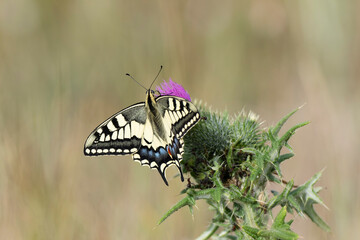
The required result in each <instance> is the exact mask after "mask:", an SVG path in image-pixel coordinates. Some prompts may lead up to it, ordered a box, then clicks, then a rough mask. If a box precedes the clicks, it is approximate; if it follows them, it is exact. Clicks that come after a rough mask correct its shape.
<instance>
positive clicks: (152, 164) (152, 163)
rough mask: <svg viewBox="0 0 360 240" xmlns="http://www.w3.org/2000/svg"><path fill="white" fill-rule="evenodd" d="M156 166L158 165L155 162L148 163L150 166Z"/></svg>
mask: <svg viewBox="0 0 360 240" xmlns="http://www.w3.org/2000/svg"><path fill="white" fill-rule="evenodd" d="M157 166H158V165H157V164H156V162H151V163H150V167H151V168H155V167H157Z"/></svg>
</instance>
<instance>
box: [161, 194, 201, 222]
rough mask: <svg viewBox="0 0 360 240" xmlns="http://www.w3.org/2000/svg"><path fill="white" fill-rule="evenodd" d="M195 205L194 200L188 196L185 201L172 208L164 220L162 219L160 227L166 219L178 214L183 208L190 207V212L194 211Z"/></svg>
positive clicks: (164, 216)
mask: <svg viewBox="0 0 360 240" xmlns="http://www.w3.org/2000/svg"><path fill="white" fill-rule="evenodd" d="M194 204H195V201H194V199H193V198H192V197H191V196H186V197H184V198H183V199H181V200H180V201H179V202H177V203H176V204H175V205H174V206H173V207H172V208H170V210H169V211H167V212H166V213H165V214H164V215H163V217H162V218H160V220H159V222H158V225H160V224H161V223H162V222H163V221H165V219H167V218H168V217H169V216H170V215H171V214H173V213H174V212H176V211H177V210H179V209H180V208H182V207H185V206H189V207H190V211H192V206H193V205H194Z"/></svg>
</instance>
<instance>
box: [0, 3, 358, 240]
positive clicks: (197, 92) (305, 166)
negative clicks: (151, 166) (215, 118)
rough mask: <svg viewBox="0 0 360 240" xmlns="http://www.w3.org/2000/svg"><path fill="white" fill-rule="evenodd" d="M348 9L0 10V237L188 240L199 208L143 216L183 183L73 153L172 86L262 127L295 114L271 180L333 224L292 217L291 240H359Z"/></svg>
mask: <svg viewBox="0 0 360 240" xmlns="http://www.w3.org/2000/svg"><path fill="white" fill-rule="evenodd" d="M359 10H360V6H359V2H357V1H351V0H345V1H344V0H318V1H311V0H301V1H280V0H254V1H221V2H220V1H214V0H206V1H205V0H191V1H190V0H184V1H166V0H158V1H140V0H135V1H120V0H105V1H104V0H102V1H100V0H95V1H86V0H76V1H71V0H66V1H55V0H46V1H45V0H0V111H1V112H0V238H1V239H194V238H195V237H197V236H198V235H199V234H200V233H201V232H202V231H203V230H205V228H206V226H207V225H208V223H209V221H210V220H211V212H209V210H208V209H207V206H206V205H205V204H203V203H201V202H199V203H198V205H197V206H198V208H197V209H195V211H194V219H193V218H192V217H191V215H190V214H189V211H188V210H187V209H183V210H181V211H179V212H177V213H176V214H174V215H173V216H171V217H170V218H169V219H168V220H166V221H165V222H164V224H162V225H161V226H159V227H156V222H157V221H158V220H159V218H160V217H161V216H162V214H163V213H164V212H165V211H166V210H167V209H169V208H170V207H171V206H172V205H173V204H174V203H175V202H176V201H178V200H179V199H180V198H181V196H179V192H180V190H181V189H183V188H184V186H185V183H181V182H180V181H179V179H171V176H173V175H174V174H175V173H176V169H175V168H171V169H169V171H168V176H169V178H170V179H169V183H170V187H166V186H165V185H164V184H163V182H162V180H161V178H160V176H159V175H158V173H156V172H154V171H150V170H148V169H147V168H143V167H140V166H139V165H138V164H136V163H134V162H132V161H131V160H130V157H98V158H88V157H84V156H83V154H82V151H83V143H84V141H85V139H86V137H87V136H88V134H89V133H90V132H91V131H92V130H93V128H94V127H96V126H97V125H98V124H99V123H100V122H101V121H103V120H105V118H107V117H109V116H110V115H112V114H113V113H115V112H116V111H118V110H120V109H122V108H124V107H126V106H128V105H130V104H133V103H135V102H138V101H143V100H144V90H143V89H142V88H140V87H139V86H137V85H136V84H135V83H134V82H133V81H131V80H130V79H129V78H127V77H125V75H124V74H125V73H126V72H129V73H132V74H133V75H134V77H136V79H137V80H139V81H140V82H141V83H143V84H144V85H145V86H148V85H149V84H150V82H151V80H152V79H153V77H154V76H155V74H156V72H157V71H158V68H159V66H160V65H161V64H162V65H164V66H165V68H164V71H163V72H162V73H161V75H160V79H159V80H158V82H157V83H160V81H161V80H163V79H168V78H169V77H171V78H172V79H173V80H174V81H177V82H179V83H181V84H182V85H183V86H184V87H185V88H186V89H187V90H188V91H189V93H190V94H191V96H192V98H196V99H201V100H202V101H204V102H207V103H208V104H209V105H210V106H212V107H213V108H214V109H218V110H225V109H226V110H228V111H229V112H230V113H237V112H239V111H240V110H241V109H243V108H245V109H246V110H252V111H254V112H256V113H257V114H259V115H260V117H261V119H262V120H264V121H265V123H264V126H270V125H272V124H274V123H275V122H276V121H278V120H279V119H280V118H281V117H283V116H284V115H285V114H287V113H288V112H290V111H291V110H293V109H295V108H296V107H298V106H301V105H303V104H306V105H305V106H304V107H303V108H302V109H301V110H300V111H299V112H298V113H297V114H296V115H295V116H294V117H293V118H292V119H291V121H290V122H289V123H288V125H286V126H287V127H290V126H292V125H294V124H296V123H298V122H302V121H307V120H310V121H311V124H310V125H308V126H306V127H305V128H303V129H301V130H299V131H298V132H297V134H296V135H295V136H294V137H293V138H292V140H291V145H292V146H293V148H294V150H295V153H296V156H295V158H294V159H292V160H291V161H289V162H288V163H286V164H285V165H284V171H283V173H284V174H285V178H286V179H291V178H294V179H295V183H296V184H301V183H303V182H304V181H306V180H307V179H309V178H310V177H311V176H313V175H314V174H315V173H316V172H318V171H320V170H321V169H323V168H325V171H324V173H323V177H322V178H321V181H320V183H319V185H321V186H324V189H323V191H322V192H321V194H320V195H321V197H322V198H323V199H324V202H325V203H326V205H327V206H328V207H329V210H326V209H325V208H323V207H319V208H317V209H318V211H319V212H320V214H321V216H322V217H323V218H324V219H325V220H326V221H327V222H328V224H329V225H330V226H331V228H332V232H331V233H324V232H322V231H321V230H320V229H319V228H318V227H317V226H315V225H314V224H313V223H312V222H311V221H310V220H306V219H303V218H301V217H299V216H296V219H295V223H294V225H293V228H294V230H295V231H296V232H297V233H299V234H300V235H301V236H302V237H303V238H304V239H354V238H355V237H356V236H359V235H360V232H359V231H360V230H359V227H358V226H359V225H358V224H359V222H360V219H359V216H360V207H359V202H360V199H359V198H360V193H359V189H360V186H359V183H360V181H359V178H360V177H359V174H358V172H359V170H360V167H359V166H360V165H359V158H358V157H357V156H358V155H359V153H360V152H359V144H360V143H359V140H360V138H359V132H360V131H359V119H360V108H359V100H360V98H359V90H360V88H359V76H360V71H359V69H360V66H359V58H360V51H359V50H360V49H359V47H360V45H359V40H360V39H359V33H360V18H359V14H358V12H359Z"/></svg>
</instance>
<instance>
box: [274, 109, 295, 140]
mask: <svg viewBox="0 0 360 240" xmlns="http://www.w3.org/2000/svg"><path fill="white" fill-rule="evenodd" d="M300 108H301V107H299V108H297V109H295V110H294V111H292V112H291V113H289V114H288V115H286V116H285V117H283V118H282V119H281V120H280V121H279V122H278V123H277V124H276V125H275V127H274V128H272V129H271V133H272V134H273V135H275V136H277V135H278V134H279V131H280V129H281V128H282V126H283V125H284V124H285V122H286V121H287V120H288V119H289V118H290V117H291V116H292V115H294V114H295V113H296V112H297V111H298V110H299V109H300Z"/></svg>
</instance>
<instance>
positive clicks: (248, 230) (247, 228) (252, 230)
mask: <svg viewBox="0 0 360 240" xmlns="http://www.w3.org/2000/svg"><path fill="white" fill-rule="evenodd" d="M242 228H243V229H244V231H245V232H246V234H248V235H249V236H250V237H252V238H254V239H257V237H258V236H259V235H258V233H259V229H258V228H254V227H250V226H246V225H244V226H242Z"/></svg>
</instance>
